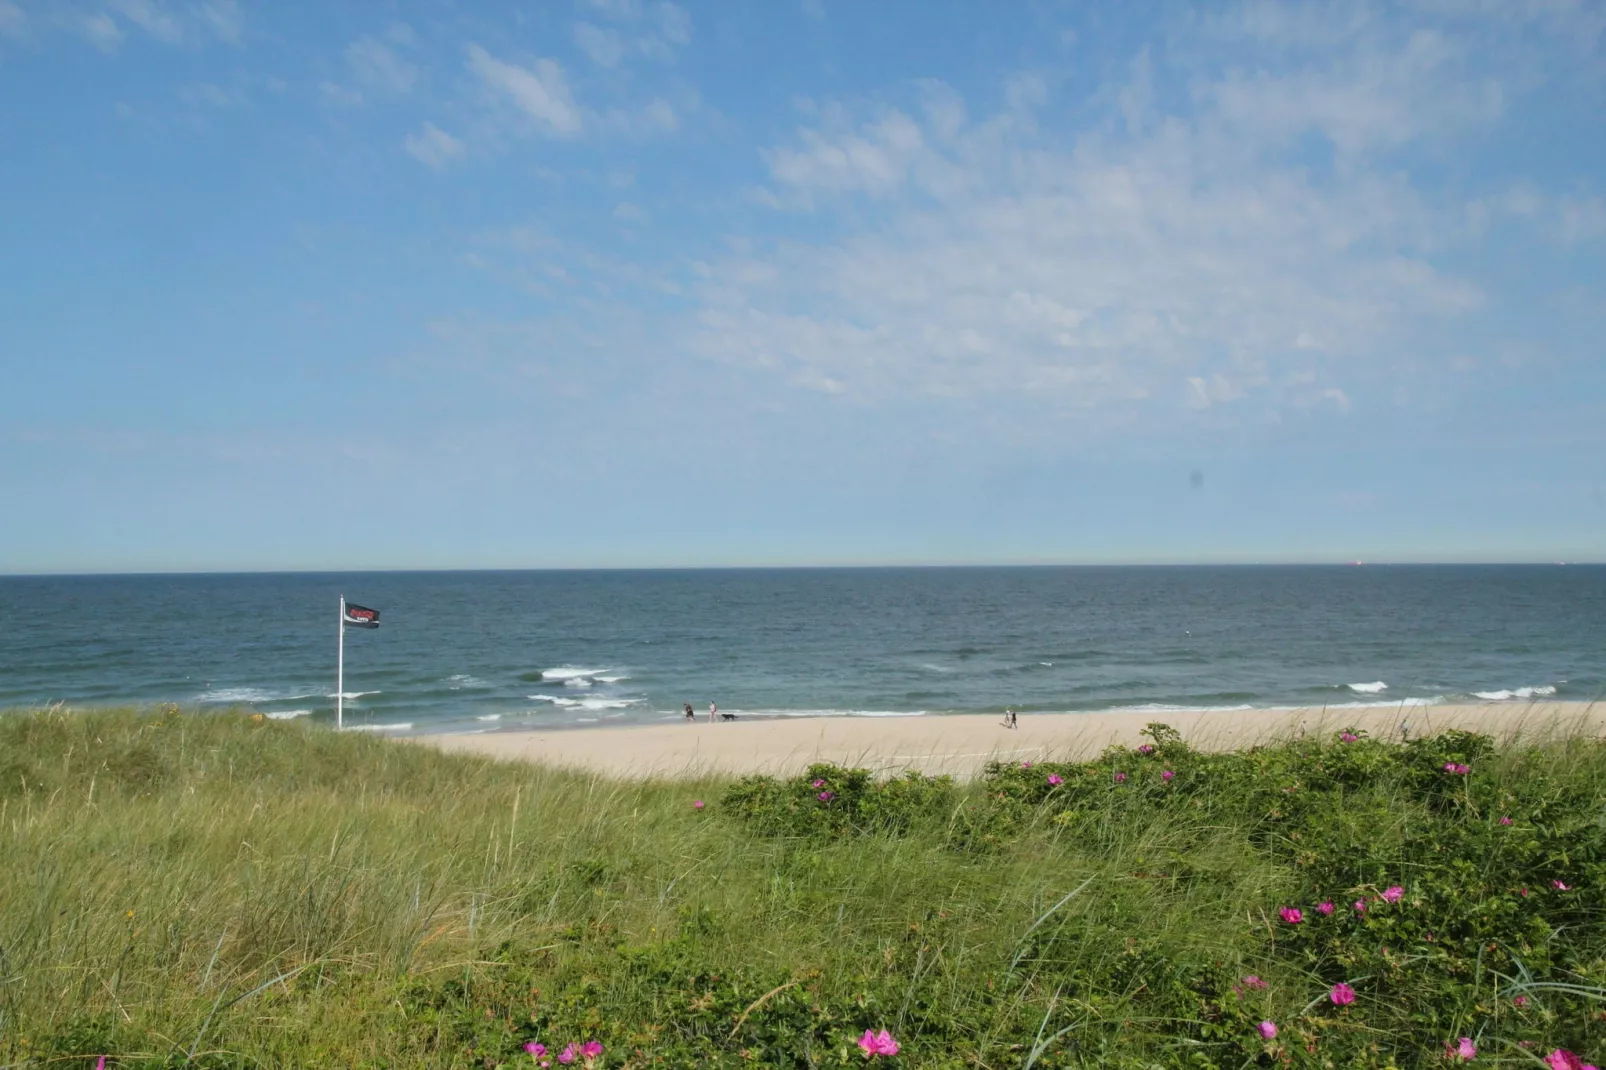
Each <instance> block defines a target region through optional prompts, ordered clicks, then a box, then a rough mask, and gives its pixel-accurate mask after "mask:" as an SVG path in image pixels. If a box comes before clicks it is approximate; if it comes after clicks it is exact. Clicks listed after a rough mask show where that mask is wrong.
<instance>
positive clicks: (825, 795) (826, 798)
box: [815, 791, 836, 802]
mask: <svg viewBox="0 0 1606 1070" xmlns="http://www.w3.org/2000/svg"><path fill="white" fill-rule="evenodd" d="M815 798H816V799H818V800H820V801H821V802H830V801H831V800H832V799H834V798H836V792H834V791H822V792H820V793H819V794H818V795H816V796H815Z"/></svg>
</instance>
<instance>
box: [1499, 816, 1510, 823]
mask: <svg viewBox="0 0 1606 1070" xmlns="http://www.w3.org/2000/svg"><path fill="white" fill-rule="evenodd" d="M1500 823H1501V824H1502V825H1509V824H1511V818H1509V817H1502V818H1501V819H1500Z"/></svg>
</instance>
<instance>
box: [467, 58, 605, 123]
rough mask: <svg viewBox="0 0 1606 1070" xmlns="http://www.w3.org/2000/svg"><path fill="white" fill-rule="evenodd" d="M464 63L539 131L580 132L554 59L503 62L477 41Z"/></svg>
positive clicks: (573, 104) (578, 118) (577, 118)
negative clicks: (523, 63)
mask: <svg viewBox="0 0 1606 1070" xmlns="http://www.w3.org/2000/svg"><path fill="white" fill-rule="evenodd" d="M468 66H469V70H471V71H472V72H473V73H474V74H475V76H476V77H478V78H479V79H480V81H481V82H482V83H484V85H485V86H486V87H487V88H489V89H491V90H492V91H493V92H494V93H495V94H496V95H497V96H498V97H500V98H505V99H506V100H507V101H509V102H511V103H512V104H513V105H514V107H516V108H517V109H518V110H519V111H521V112H523V113H524V114H525V115H526V116H527V117H529V118H530V119H532V120H534V121H535V125H536V127H537V128H538V129H539V130H541V131H542V132H543V133H546V134H550V135H552V136H554V137H568V136H572V135H574V134H578V133H579V132H580V129H581V126H582V125H583V121H582V119H581V116H580V110H579V108H578V107H576V105H575V103H574V100H573V98H572V97H571V96H570V94H569V87H568V83H567V82H565V80H564V77H563V68H562V67H561V66H560V65H559V64H558V62H557V61H556V60H551V59H538V60H536V61H535V65H534V69H531V68H528V67H521V66H519V65H518V64H515V63H507V62H504V61H503V60H499V59H497V58H496V57H495V56H492V55H491V54H490V53H489V52H487V51H485V49H483V48H481V47H480V46H479V45H470V46H469V47H468Z"/></svg>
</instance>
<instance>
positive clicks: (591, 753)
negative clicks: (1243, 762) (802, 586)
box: [417, 702, 1606, 778]
mask: <svg viewBox="0 0 1606 1070" xmlns="http://www.w3.org/2000/svg"><path fill="white" fill-rule="evenodd" d="M1151 721H1162V722H1164V723H1166V724H1169V725H1171V726H1172V727H1174V728H1176V729H1177V730H1178V731H1180V732H1181V733H1182V735H1183V737H1184V738H1185V739H1187V740H1188V742H1189V743H1191V744H1192V745H1194V746H1196V747H1200V748H1203V749H1226V748H1230V747H1239V746H1247V745H1251V744H1254V743H1256V742H1258V741H1263V740H1269V739H1274V738H1278V737H1287V736H1294V735H1299V734H1300V733H1302V732H1303V733H1306V734H1310V735H1321V734H1325V733H1330V732H1337V731H1339V730H1340V729H1342V728H1346V727H1354V728H1360V729H1365V730H1366V731H1367V732H1369V733H1371V734H1372V735H1373V736H1376V737H1380V738H1381V737H1385V736H1386V737H1389V738H1395V739H1398V738H1400V736H1401V733H1402V729H1404V730H1406V731H1408V732H1409V733H1410V735H1411V736H1413V737H1414V736H1418V735H1423V734H1427V733H1431V732H1437V731H1442V730H1444V729H1447V728H1465V729H1473V730H1476V731H1480V732H1486V733H1489V734H1491V735H1494V736H1496V737H1500V738H1508V737H1513V736H1518V735H1521V736H1523V737H1530V738H1532V737H1543V736H1551V735H1573V734H1586V735H1600V734H1602V733H1603V732H1606V703H1602V704H1592V703H1583V702H1536V703H1523V704H1518V703H1488V704H1482V705H1469V706H1449V705H1446V706H1389V707H1370V708H1365V709H1356V708H1347V709H1346V708H1308V709H1285V710H1231V711H1223V710H1181V711H1174V710H1168V711H1165V712H1151V711H1138V712H1129V711H1115V712H1105V713H1058V714H1027V715H1022V716H1021V718H1020V727H1019V728H1018V729H1016V730H1013V731H1011V730H1009V729H1006V728H1004V727H1003V725H1002V724H1001V721H1000V718H999V717H998V716H996V715H956V716H941V717H886V718H858V717H854V718H849V717H838V718H827V717H820V718H799V719H797V720H768V721H745V722H742V721H738V722H735V723H720V724H709V723H708V722H707V721H706V720H699V721H697V722H696V723H694V724H681V723H676V724H667V725H648V726H638V727H629V728H590V729H569V730H564V731H557V732H542V731H532V732H487V733H481V734H476V735H440V736H425V737H419V738H418V740H417V741H418V742H420V743H423V744H426V745H430V746H436V747H440V748H441V749H443V750H447V751H456V752H461V753H471V754H483V755H487V756H490V757H493V758H498V759H504V760H508V761H530V762H541V763H545V764H550V765H556V766H562V767H570V768H579V769H586V770H591V771H595V772H600V773H604V774H607V775H611V776H621V777H623V776H632V777H635V776H666V777H667V776H681V775H686V774H696V773H715V772H717V773H757V772H763V773H776V774H786V773H791V772H795V771H796V770H799V769H802V768H804V767H806V766H807V765H809V763H811V762H835V763H838V764H843V765H856V766H865V767H868V768H872V769H877V770H880V771H883V772H895V771H899V770H903V769H918V770H920V771H922V772H925V773H932V774H936V773H947V774H950V775H953V776H956V777H960V778H965V777H970V776H973V775H975V774H976V773H978V772H980V770H981V769H982V767H983V765H985V763H986V762H987V761H989V760H990V759H995V758H996V759H1009V760H1014V761H1026V760H1034V761H1040V760H1043V759H1045V758H1066V759H1084V758H1088V757H1091V756H1093V755H1095V754H1097V753H1098V752H1099V751H1101V750H1103V749H1104V748H1105V747H1108V746H1110V745H1112V744H1125V745H1135V744H1137V743H1139V742H1141V737H1140V736H1139V733H1140V732H1141V731H1142V729H1143V727H1144V726H1145V725H1146V724H1148V723H1149V722H1151Z"/></svg>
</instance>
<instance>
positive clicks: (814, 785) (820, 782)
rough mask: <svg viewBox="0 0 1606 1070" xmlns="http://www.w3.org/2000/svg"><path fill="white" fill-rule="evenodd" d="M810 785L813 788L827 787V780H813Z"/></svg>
mask: <svg viewBox="0 0 1606 1070" xmlns="http://www.w3.org/2000/svg"><path fill="white" fill-rule="evenodd" d="M809 787H811V788H823V787H825V781H823V780H816V781H813V782H812V783H811V784H809Z"/></svg>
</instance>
